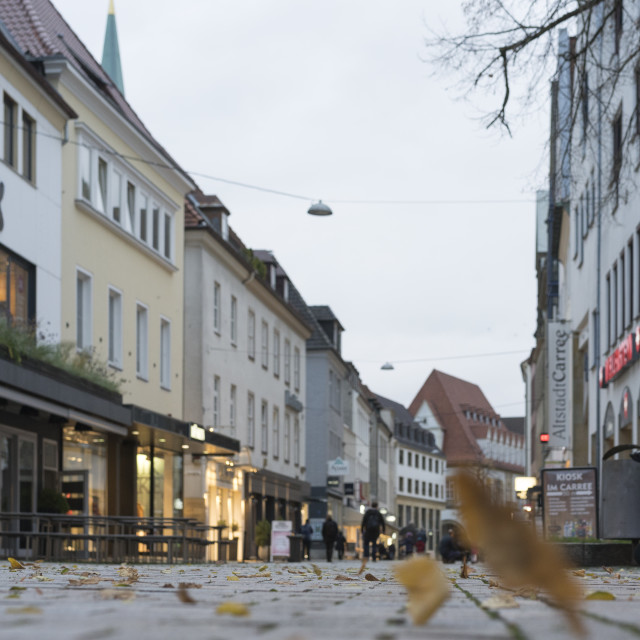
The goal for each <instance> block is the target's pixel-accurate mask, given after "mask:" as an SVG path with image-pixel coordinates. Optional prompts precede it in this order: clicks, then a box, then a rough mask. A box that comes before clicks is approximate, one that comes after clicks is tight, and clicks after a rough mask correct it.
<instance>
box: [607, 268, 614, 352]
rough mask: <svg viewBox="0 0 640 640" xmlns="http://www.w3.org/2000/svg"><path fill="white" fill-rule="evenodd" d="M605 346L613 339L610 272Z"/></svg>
mask: <svg viewBox="0 0 640 640" xmlns="http://www.w3.org/2000/svg"><path fill="white" fill-rule="evenodd" d="M606 286H607V346H611V343H612V342H613V339H612V337H611V334H612V331H611V274H610V273H608V274H607V281H606Z"/></svg>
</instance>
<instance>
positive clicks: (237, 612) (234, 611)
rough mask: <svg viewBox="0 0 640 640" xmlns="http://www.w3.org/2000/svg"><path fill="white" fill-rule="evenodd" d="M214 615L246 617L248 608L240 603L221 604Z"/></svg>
mask: <svg viewBox="0 0 640 640" xmlns="http://www.w3.org/2000/svg"><path fill="white" fill-rule="evenodd" d="M216 613H220V614H225V613H228V614H229V615H231V616H248V615H249V608H248V607H247V605H246V604H242V602H223V603H222V604H219V605H218V608H217V609H216Z"/></svg>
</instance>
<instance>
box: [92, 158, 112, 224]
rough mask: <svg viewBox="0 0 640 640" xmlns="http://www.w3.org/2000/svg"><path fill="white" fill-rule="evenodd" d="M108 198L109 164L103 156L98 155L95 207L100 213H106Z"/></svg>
mask: <svg viewBox="0 0 640 640" xmlns="http://www.w3.org/2000/svg"><path fill="white" fill-rule="evenodd" d="M108 198H109V165H108V164H107V161H106V160H105V159H104V158H100V157H98V190H97V192H96V203H95V207H96V209H97V210H98V211H99V212H100V213H104V214H106V213H107V201H108Z"/></svg>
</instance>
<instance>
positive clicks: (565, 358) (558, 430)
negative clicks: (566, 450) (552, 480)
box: [547, 321, 573, 447]
mask: <svg viewBox="0 0 640 640" xmlns="http://www.w3.org/2000/svg"><path fill="white" fill-rule="evenodd" d="M547 348H548V363H549V369H548V376H547V389H548V398H549V403H548V408H549V414H548V425H549V426H548V429H547V432H548V433H549V441H548V444H549V446H550V447H571V431H572V429H571V420H572V416H571V388H572V370H573V364H572V359H571V350H572V344H571V329H570V328H569V325H568V324H567V323H565V322H563V321H555V322H549V324H548V326H547Z"/></svg>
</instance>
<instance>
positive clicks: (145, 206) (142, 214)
mask: <svg viewBox="0 0 640 640" xmlns="http://www.w3.org/2000/svg"><path fill="white" fill-rule="evenodd" d="M148 211H149V198H148V196H145V195H141V196H140V210H139V212H138V214H139V218H140V230H139V233H140V240H142V242H145V243H146V242H148V231H147V225H148V224H149V223H148V220H147V214H148Z"/></svg>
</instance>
